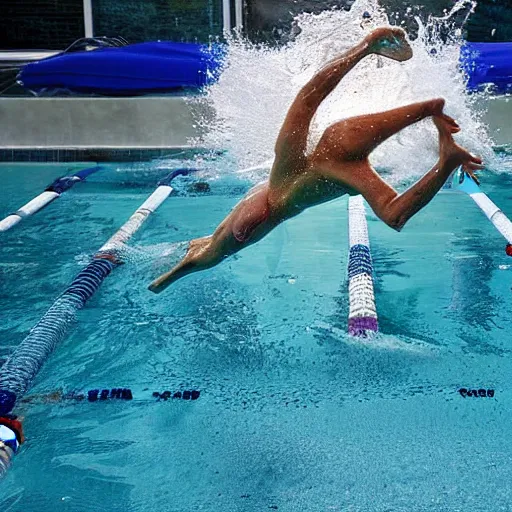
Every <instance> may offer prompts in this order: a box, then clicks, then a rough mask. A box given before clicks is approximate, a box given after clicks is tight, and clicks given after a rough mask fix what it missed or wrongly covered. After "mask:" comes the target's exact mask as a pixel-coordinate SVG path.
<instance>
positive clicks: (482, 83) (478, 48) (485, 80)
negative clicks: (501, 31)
mask: <svg viewBox="0 0 512 512" xmlns="http://www.w3.org/2000/svg"><path fill="white" fill-rule="evenodd" d="M460 58H461V65H462V69H463V71H464V73H465V74H466V76H467V88H468V90H470V91H473V92H474V91H479V90H482V89H484V88H486V87H488V86H489V85H490V86H491V88H490V91H491V92H493V93H496V94H507V93H512V42H510V43H465V44H464V46H463V47H462V48H461V53H460Z"/></svg>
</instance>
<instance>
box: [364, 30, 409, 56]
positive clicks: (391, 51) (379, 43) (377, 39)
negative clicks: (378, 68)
mask: <svg viewBox="0 0 512 512" xmlns="http://www.w3.org/2000/svg"><path fill="white" fill-rule="evenodd" d="M366 40H367V42H368V45H369V49H370V51H371V53H375V54H377V55H382V56H383V57H387V58H388V59H393V60H397V61H399V62H403V61H405V60H409V59H410V58H411V57H412V48H411V46H410V45H409V43H408V41H407V38H406V34H405V31H404V30H403V29H401V28H398V27H380V28H377V29H375V30H374V31H373V32H372V33H371V34H369V35H368V36H367V39H366Z"/></svg>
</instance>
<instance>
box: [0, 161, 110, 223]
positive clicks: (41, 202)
mask: <svg viewBox="0 0 512 512" xmlns="http://www.w3.org/2000/svg"><path fill="white" fill-rule="evenodd" d="M101 169H102V167H101V166H98V165H96V166H94V167H88V168H87V169H82V170H81V171H78V172H76V173H75V174H72V175H71V176H61V177H60V178H57V179H56V180H55V181H54V182H53V183H52V184H51V185H48V187H46V189H45V190H44V192H42V193H41V194H39V195H38V196H36V197H34V199H32V200H31V201H29V202H28V203H27V204H25V205H24V206H22V207H21V208H20V209H18V210H16V211H15V212H14V213H11V214H10V215H8V216H7V217H5V219H3V220H1V221H0V232H3V231H8V230H9V229H11V228H13V227H14V226H16V225H17V224H19V223H20V222H21V221H22V220H23V219H24V218H25V217H30V216H31V215H34V213H37V212H38V211H40V210H42V209H43V208H44V207H45V206H48V205H49V204H50V203H51V202H53V201H55V199H57V198H58V197H60V195H61V194H62V193H63V192H65V191H66V190H69V189H70V188H71V187H73V185H74V184H75V183H78V182H80V181H85V180H86V178H87V177H88V176H90V175H91V174H94V173H95V172H98V171H100V170H101Z"/></svg>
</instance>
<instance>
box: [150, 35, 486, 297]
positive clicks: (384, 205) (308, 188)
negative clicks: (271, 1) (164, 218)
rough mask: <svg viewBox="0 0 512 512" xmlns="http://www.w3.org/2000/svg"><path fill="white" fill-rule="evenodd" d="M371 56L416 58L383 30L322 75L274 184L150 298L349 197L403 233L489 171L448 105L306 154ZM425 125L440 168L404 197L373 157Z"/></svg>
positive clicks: (428, 105) (279, 147)
mask: <svg viewBox="0 0 512 512" xmlns="http://www.w3.org/2000/svg"><path fill="white" fill-rule="evenodd" d="M372 54H373V55H380V56H382V57H386V58H389V59H393V60H396V61H400V62H402V61H406V60H408V59H410V58H411V57H412V49H411V47H410V46H409V43H408V42H407V40H406V35H405V32H404V31H403V30H402V29H400V28H392V27H381V28H378V29H376V30H374V31H373V32H371V33H370V34H369V35H368V36H367V37H366V38H365V39H363V41H361V42H360V43H359V44H357V45H356V46H355V47H354V48H352V49H351V50H349V51H348V52H346V53H345V54H343V55H341V56H340V57H337V58H336V59H334V60H333V61H331V62H330V63H329V64H327V65H326V66H325V67H324V68H323V69H321V70H320V71H319V72H318V73H317V74H316V75H315V76H314V77H313V78H312V79H311V80H310V81H309V82H308V83H307V84H306V85H305V86H304V87H303V88H302V89H301V90H300V92H299V94H298V95H297V97H296V98H295V100H294V102H293V103H292V105H291V107H290V109H289V111H288V114H287V115H286V119H285V121H284V124H283V126H282V128H281V131H280V133H279V136H278V138H277V141H276V145H275V160H274V163H273V166H272V170H271V172H270V177H269V180H268V182H265V183H261V184H259V185H256V186H255V187H254V188H253V189H252V190H250V191H249V193H248V194H247V195H246V197H245V198H244V199H242V200H241V201H240V202H239V203H238V204H237V205H236V206H235V207H234V209H233V210H232V211H231V213H230V214H229V215H228V216H227V217H226V218H225V219H224V220H223V221H222V222H221V224H220V225H219V226H218V228H217V229H216V231H215V232H214V233H213V235H210V236H206V237H203V238H197V239H195V240H192V241H191V242H190V244H189V247H188V251H187V253H186V255H185V256H184V258H183V259H182V260H181V261H180V262H179V263H178V264H177V265H176V266H175V267H174V268H172V269H171V270H170V271H169V272H167V273H165V274H163V275H162V276H160V277H159V278H157V279H156V280H155V281H153V283H151V285H150V286H149V289H150V290H151V291H153V292H155V293H160V292H162V291H163V290H165V289H166V288H167V287H168V286H169V285H170V284H172V283H173V282H175V281H176V280H178V279H180V278H182V277H184V276H186V275H188V274H191V273H193V272H197V271H199V270H204V269H208V268H211V267H213V266H215V265H217V264H218V263H220V262H221V261H222V260H223V259H225V258H227V257H228V256H230V255H232V254H235V253H236V252H238V251H240V250H241V249H243V248H244V247H247V246H248V245H251V244H253V243H255V242H257V241H258V240H260V239H261V238H263V237H264V236H265V235H267V234H268V233H269V232H270V231H272V229H274V228H275V227H276V226H277V225H278V224H280V223H281V222H283V221H284V220H286V219H289V218H291V217H294V216H296V215H298V214H299V213H301V212H303V211H304V210H306V209H307V208H310V207H312V206H315V205H318V204H321V203H324V202H326V201H330V200H332V199H335V198H337V197H340V196H343V195H345V194H349V195H356V194H362V195H363V196H364V198H365V199H366V201H367V202H368V203H369V205H370V206H371V207H372V209H373V211H374V212H375V214H376V215H377V216H378V217H379V218H380V219H382V220H383V221H384V222H385V223H386V224H387V225H388V226H390V227H391V228H393V229H395V230H397V231H400V230H401V229H402V227H403V226H404V225H405V223H406V222H407V221H408V220H409V219H410V218H411V217H412V216H413V215H414V214H416V213H417V212H418V211H419V210H421V209H422V208H423V207H424V206H425V205H427V204H428V203H429V202H430V200H431V199H432V198H433V197H434V195H435V194H436V193H437V192H438V191H439V189H440V188H441V187H442V186H443V185H444V183H445V181H446V180H447V178H448V177H449V176H450V174H451V173H452V172H453V171H454V170H455V169H456V168H457V167H459V166H462V167H463V169H464V170H465V171H466V172H467V173H468V174H469V175H471V176H472V177H474V171H476V170H478V169H482V168H483V165H482V160H481V159H480V158H478V157H475V156H473V155H471V154H470V153H469V152H468V151H466V150H465V149H464V148H462V147H461V146H459V145H458V144H456V143H455V141H454V140H453V137H452V135H453V134H454V133H457V132H459V131H460V128H459V126H458V124H457V123H456V122H455V121H454V120H453V119H452V118H451V117H449V116H447V115H446V114H444V113H443V108H444V100H443V99H433V100H429V101H422V102H420V103H414V104H411V105H407V106H404V107H400V108H396V109H393V110H389V111H386V112H380V113H376V114H370V115H364V116H358V117H352V118H349V119H344V120H342V121H339V122H337V123H334V124H333V125H331V126H330V127H328V128H327V129H326V130H325V132H324V133H323V135H322V137H321V139H320V141H319V143H318V144H317V146H316V148H315V149H314V150H313V151H312V152H311V153H310V154H307V152H306V144H307V139H308V133H309V128H310V124H311V120H312V119H313V116H314V115H315V113H316V111H317V109H318V107H319V106H320V104H321V103H322V101H323V100H324V99H325V98H326V97H327V96H328V95H329V94H330V93H331V92H332V91H333V90H334V88H335V87H336V86H337V85H338V84H339V83H340V81H341V79H342V78H343V77H344V76H345V75H346V74H347V73H348V72H349V71H350V70H351V69H352V68H354V66H356V64H357V63H358V62H359V61H361V60H362V59H364V58H365V57H366V56H368V55H372ZM427 117H431V118H432V121H433V122H434V124H435V126H436V127H437V130H438V132H439V160H438V162H437V163H436V164H435V165H434V167H433V168H432V169H431V170H430V171H428V172H427V173H426V174H425V175H424V176H423V178H421V179H420V180H419V181H418V182H417V183H415V184H414V185H413V186H411V187H410V188H409V189H408V190H406V191H405V192H404V193H402V194H398V193H397V192H396V191H395V190H394V189H393V188H392V187H391V186H389V185H388V184H387V183H386V182H385V181H384V180H383V179H382V178H381V177H380V176H379V174H377V172H376V171H375V169H374V168H373V167H372V166H371V164H370V162H369V160H368V157H369V155H370V153H371V152H372V151H373V150H374V149H375V148H376V147H377V146H378V145H379V144H381V143H382V142H383V141H385V140H386V139H387V138H389V137H391V136H392V135H394V134H396V133H398V132H399V131H400V130H403V129H404V128H406V127H407V126H409V125H411V124H413V123H417V122H418V121H420V120H422V119H425V118H427Z"/></svg>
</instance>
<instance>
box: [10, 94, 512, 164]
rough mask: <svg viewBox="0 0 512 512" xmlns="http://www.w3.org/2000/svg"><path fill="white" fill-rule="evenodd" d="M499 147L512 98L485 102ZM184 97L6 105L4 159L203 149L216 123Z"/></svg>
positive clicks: (139, 156) (132, 157)
mask: <svg viewBox="0 0 512 512" xmlns="http://www.w3.org/2000/svg"><path fill="white" fill-rule="evenodd" d="M480 106H481V107H482V108H483V110H484V111H485V112H486V113H485V115H484V117H483V121H484V122H485V123H486V124H487V125H488V127H489V133H490V135H491V137H492V139H493V140H494V142H495V143H496V145H497V146H500V145H504V144H509V143H510V140H512V127H511V126H510V123H509V120H510V119H511V118H512V98H511V97H500V98H490V99H488V100H485V101H484V100H482V101H481V103H480ZM214 115H215V114H214V112H213V110H211V111H208V107H206V106H205V105H204V102H203V104H202V105H201V106H199V104H198V102H195V103H194V102H193V101H191V98H190V97H184V96H164V97H157V96H146V97H136V98H99V97H75V98H62V97H60V98H36V97H34V98H24V97H23V98H20V97H12V98H9V97H3V98H1V99H0V123H1V124H2V125H3V126H4V127H8V128H7V129H4V130H1V131H0V161H2V162H16V161H18V162H20V161H21V162H76V161H81V162H86V161H94V162H109V161H110V162H114V161H115V162H122V161H141V160H151V159H153V158H159V157H167V156H172V155H175V154H176V153H179V152H182V151H184V150H185V151H199V152H200V151H202V150H203V148H202V145H201V139H202V136H203V135H204V129H203V128H201V127H200V126H199V123H198V119H199V117H201V118H202V119H205V117H206V118H207V117H208V116H211V117H212V118H213V117H214Z"/></svg>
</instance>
